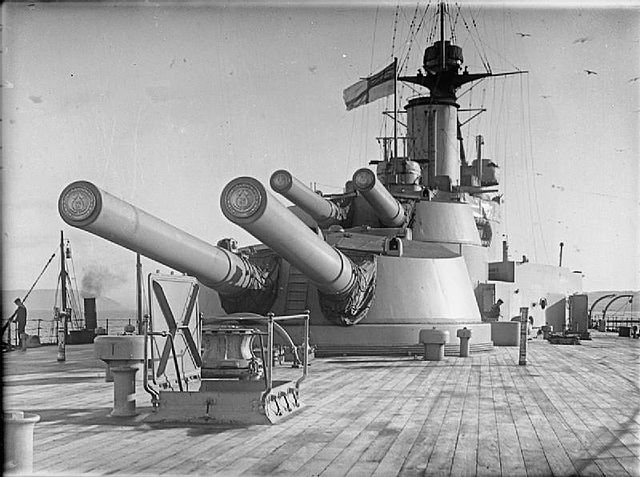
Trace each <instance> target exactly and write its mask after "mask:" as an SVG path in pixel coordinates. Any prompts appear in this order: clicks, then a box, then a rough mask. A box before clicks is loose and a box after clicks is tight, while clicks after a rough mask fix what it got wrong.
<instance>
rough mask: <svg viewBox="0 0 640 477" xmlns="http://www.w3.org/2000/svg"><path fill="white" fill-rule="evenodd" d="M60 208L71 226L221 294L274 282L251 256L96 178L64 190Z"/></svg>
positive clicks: (255, 288)
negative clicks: (102, 186) (143, 206)
mask: <svg viewBox="0 0 640 477" xmlns="http://www.w3.org/2000/svg"><path fill="white" fill-rule="evenodd" d="M58 210H59V212H60V216H61V217H62V219H63V220H64V221H65V222H66V223H67V224H69V225H71V226H73V227H77V228H79V229H82V230H86V231H88V232H91V233H93V234H95V235H98V236H99V237H102V238H104V239H107V240H109V241H111V242H114V243H116V244H118V245H121V246H123V247H125V248H127V249H129V250H132V251H134V252H138V253H140V254H141V255H144V256H145V257H148V258H150V259H152V260H155V261H157V262H160V263H163V264H164V265H166V266H168V267H171V268H173V269H175V270H178V271H180V272H184V273H187V274H189V275H191V276H194V277H196V278H197V279H198V280H199V281H200V282H201V283H203V284H204V285H206V286H208V287H210V288H213V289H215V290H217V291H218V292H220V293H221V294H226V295H235V294H238V293H241V292H243V291H247V290H264V289H266V288H267V287H268V286H269V285H268V277H267V274H266V273H265V272H263V271H262V270H260V269H259V268H258V267H256V266H255V265H253V264H252V263H250V262H249V261H248V260H247V259H246V258H244V257H242V256H240V255H237V254H235V253H233V252H230V251H228V250H225V249H223V248H220V247H217V246H215V245H211V244H209V243H207V242H205V241H203V240H200V239H199V238H196V237H194V236H193V235H190V234H188V233H186V232H184V231H182V230H180V229H178V228H177V227H174V226H173V225H170V224H168V223H167V222H164V221H163V220H161V219H159V218H157V217H154V216H153V215H151V214H148V213H147V212H145V211H143V210H140V209H138V208H136V207H134V206H133V205H131V204H129V203H128V202H125V201H124V200H122V199H119V198H117V197H115V196H113V195H111V194H109V193H108V192H105V191H103V190H101V189H99V188H98V187H96V186H95V185H94V184H92V183H90V182H86V181H77V182H73V183H71V184H69V185H68V186H67V187H66V188H65V189H64V190H63V191H62V193H61V194H60V198H59V200H58Z"/></svg>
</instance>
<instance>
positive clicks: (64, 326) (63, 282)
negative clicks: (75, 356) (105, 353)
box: [57, 230, 69, 361]
mask: <svg viewBox="0 0 640 477" xmlns="http://www.w3.org/2000/svg"><path fill="white" fill-rule="evenodd" d="M60 294H61V307H60V308H61V309H60V313H59V315H58V316H59V317H60V321H61V322H60V321H59V322H58V357H57V360H58V361H66V360H67V353H66V343H67V333H68V331H69V329H68V319H69V317H68V316H67V269H66V263H65V254H64V232H63V231H62V230H61V231H60Z"/></svg>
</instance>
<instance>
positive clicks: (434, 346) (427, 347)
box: [419, 326, 449, 361]
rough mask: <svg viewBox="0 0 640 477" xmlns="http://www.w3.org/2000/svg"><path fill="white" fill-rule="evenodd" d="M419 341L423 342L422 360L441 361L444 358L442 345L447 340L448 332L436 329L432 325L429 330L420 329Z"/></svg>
mask: <svg viewBox="0 0 640 477" xmlns="http://www.w3.org/2000/svg"><path fill="white" fill-rule="evenodd" d="M419 338H420V339H419V341H420V343H422V344H424V358H423V360H424V361H442V360H443V359H444V345H445V343H446V342H447V341H449V332H448V331H446V330H437V329H436V327H435V326H434V327H433V329H430V330H420V337H419Z"/></svg>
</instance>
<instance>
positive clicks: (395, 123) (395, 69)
mask: <svg viewBox="0 0 640 477" xmlns="http://www.w3.org/2000/svg"><path fill="white" fill-rule="evenodd" d="M393 157H394V159H395V158H397V157H398V58H397V57H394V58H393Z"/></svg>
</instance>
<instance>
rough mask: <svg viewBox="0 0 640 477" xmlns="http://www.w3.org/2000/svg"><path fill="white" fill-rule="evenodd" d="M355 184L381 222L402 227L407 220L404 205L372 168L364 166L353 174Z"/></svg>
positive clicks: (389, 225)
mask: <svg viewBox="0 0 640 477" xmlns="http://www.w3.org/2000/svg"><path fill="white" fill-rule="evenodd" d="M353 184H354V185H355V187H356V190H357V191H358V192H360V193H361V194H362V196H363V197H364V198H365V200H366V201H367V202H369V205H371V207H373V210H374V212H375V213H376V215H377V216H378V219H379V220H380V222H382V224H383V225H386V226H387V227H401V226H402V225H403V224H404V221H405V212H404V207H402V205H401V204H400V202H398V201H397V200H396V199H395V197H393V196H392V195H391V192H389V191H388V190H387V188H386V187H385V186H384V185H383V184H382V183H381V182H380V181H379V180H378V179H377V178H376V175H375V174H374V172H373V171H372V170H371V169H367V168H366V167H363V168H362V169H358V170H357V171H356V172H354V174H353Z"/></svg>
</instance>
